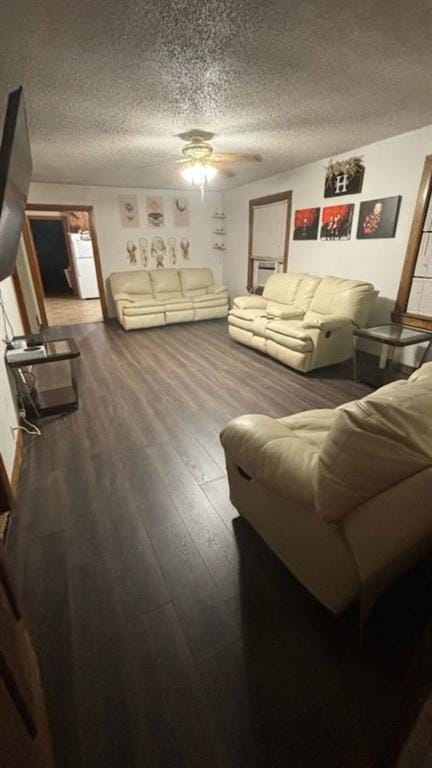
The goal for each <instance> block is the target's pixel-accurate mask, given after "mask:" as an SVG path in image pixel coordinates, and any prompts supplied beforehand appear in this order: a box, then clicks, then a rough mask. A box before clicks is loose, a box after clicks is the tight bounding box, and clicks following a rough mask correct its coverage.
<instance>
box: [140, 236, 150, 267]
mask: <svg viewBox="0 0 432 768" xmlns="http://www.w3.org/2000/svg"><path fill="white" fill-rule="evenodd" d="M138 245H139V249H140V258H141V265H142V266H143V267H144V269H147V268H148V243H147V238H146V237H140V239H139V240H138Z"/></svg>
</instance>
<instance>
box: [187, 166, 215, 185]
mask: <svg viewBox="0 0 432 768" xmlns="http://www.w3.org/2000/svg"><path fill="white" fill-rule="evenodd" d="M180 173H181V175H182V176H183V178H184V179H186V181H188V182H189V184H194V185H196V186H197V187H203V186H204V185H205V184H206V183H207V182H209V181H211V180H212V179H214V177H215V176H216V174H217V168H215V166H214V165H209V164H208V163H203V162H200V161H196V162H193V163H190V164H189V165H186V166H185V167H184V168H182V170H181V171H180Z"/></svg>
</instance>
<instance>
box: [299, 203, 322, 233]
mask: <svg viewBox="0 0 432 768" xmlns="http://www.w3.org/2000/svg"><path fill="white" fill-rule="evenodd" d="M319 213H320V209H319V208H299V209H298V210H297V211H296V212H295V216H294V240H316V239H317V237H318V224H319Z"/></svg>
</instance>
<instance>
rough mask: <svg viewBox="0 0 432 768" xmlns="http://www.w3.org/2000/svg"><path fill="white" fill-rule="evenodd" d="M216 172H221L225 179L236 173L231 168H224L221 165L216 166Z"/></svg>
mask: <svg viewBox="0 0 432 768" xmlns="http://www.w3.org/2000/svg"><path fill="white" fill-rule="evenodd" d="M218 173H221V174H222V176H225V177H226V178H227V179H232V177H233V176H235V175H236V174H235V171H233V170H232V168H224V167H223V166H222V167H221V168H218Z"/></svg>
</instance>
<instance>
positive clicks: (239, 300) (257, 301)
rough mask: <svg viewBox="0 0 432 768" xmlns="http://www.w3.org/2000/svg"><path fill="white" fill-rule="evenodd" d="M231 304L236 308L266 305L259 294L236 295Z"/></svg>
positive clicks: (256, 307)
mask: <svg viewBox="0 0 432 768" xmlns="http://www.w3.org/2000/svg"><path fill="white" fill-rule="evenodd" d="M233 304H234V306H235V307H237V309H265V308H266V306H267V302H266V300H265V299H262V298H261V296H236V298H235V299H234V301H233Z"/></svg>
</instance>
